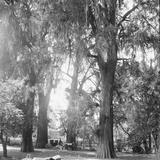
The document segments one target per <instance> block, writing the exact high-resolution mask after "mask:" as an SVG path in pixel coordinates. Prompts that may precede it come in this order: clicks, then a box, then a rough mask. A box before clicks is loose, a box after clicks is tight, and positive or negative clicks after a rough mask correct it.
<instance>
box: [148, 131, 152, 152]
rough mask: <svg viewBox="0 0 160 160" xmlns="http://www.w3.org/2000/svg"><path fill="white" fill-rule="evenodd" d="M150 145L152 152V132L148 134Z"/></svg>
mask: <svg viewBox="0 0 160 160" xmlns="http://www.w3.org/2000/svg"><path fill="white" fill-rule="evenodd" d="M148 147H149V153H151V152H152V138H151V133H149V135H148Z"/></svg>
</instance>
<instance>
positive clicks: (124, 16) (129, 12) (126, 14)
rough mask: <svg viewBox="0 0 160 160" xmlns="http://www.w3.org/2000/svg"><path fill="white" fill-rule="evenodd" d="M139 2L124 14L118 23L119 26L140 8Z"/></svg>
mask: <svg viewBox="0 0 160 160" xmlns="http://www.w3.org/2000/svg"><path fill="white" fill-rule="evenodd" d="M138 6H139V4H137V5H136V6H134V7H133V8H132V9H130V10H129V11H127V12H126V13H125V14H124V15H123V16H122V19H121V21H120V22H119V23H118V25H117V26H118V27H119V26H120V25H121V24H122V23H123V22H124V21H125V19H126V18H127V17H128V16H129V15H130V14H131V13H132V12H133V11H135V10H136V9H137V8H138Z"/></svg>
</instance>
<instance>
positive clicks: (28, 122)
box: [21, 68, 36, 152]
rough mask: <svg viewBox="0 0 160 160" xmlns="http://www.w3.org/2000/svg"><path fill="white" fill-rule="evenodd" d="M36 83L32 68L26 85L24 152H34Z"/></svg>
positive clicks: (23, 131) (23, 133) (23, 132)
mask: <svg viewBox="0 0 160 160" xmlns="http://www.w3.org/2000/svg"><path fill="white" fill-rule="evenodd" d="M35 83H36V76H35V73H34V70H33V68H31V70H30V73H29V80H28V83H27V85H26V95H25V96H26V97H25V108H24V109H23V113H24V121H23V122H24V123H23V129H22V146H21V151H22V152H33V151H34V148H33V143H32V133H33V110H34V97H35V91H34V88H33V87H34V86H35Z"/></svg>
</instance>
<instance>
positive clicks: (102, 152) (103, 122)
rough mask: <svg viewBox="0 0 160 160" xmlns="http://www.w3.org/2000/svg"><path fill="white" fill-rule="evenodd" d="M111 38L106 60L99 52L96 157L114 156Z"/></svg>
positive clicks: (114, 53)
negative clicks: (99, 78) (98, 122)
mask: <svg viewBox="0 0 160 160" xmlns="http://www.w3.org/2000/svg"><path fill="white" fill-rule="evenodd" d="M110 38H111V42H112V43H111V44H110V45H109V47H108V53H107V55H108V57H107V62H105V60H104V58H103V57H102V56H101V55H100V54H99V55H98V65H99V68H100V73H101V77H102V99H101V110H100V124H99V125H100V128H99V136H98V139H99V145H98V148H97V157H98V158H115V157H116V155H115V152H114V142H113V106H112V99H113V84H114V74H115V70H116V63H117V46H116V40H115V36H114V35H113V36H112V37H110Z"/></svg>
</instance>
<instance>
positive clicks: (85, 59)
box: [0, 0, 160, 159]
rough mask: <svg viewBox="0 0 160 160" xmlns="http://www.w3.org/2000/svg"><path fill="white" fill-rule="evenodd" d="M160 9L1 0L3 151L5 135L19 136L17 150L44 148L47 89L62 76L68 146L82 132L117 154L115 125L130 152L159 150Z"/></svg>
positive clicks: (102, 150) (77, 0) (92, 0)
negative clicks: (66, 103) (64, 85)
mask: <svg viewBox="0 0 160 160" xmlns="http://www.w3.org/2000/svg"><path fill="white" fill-rule="evenodd" d="M159 13H160V12H159V1H158V0H150V1H148V0H131V1H128V0H43V1H42V0H41V1H40V0H0V119H1V122H0V140H1V142H2V145H3V151H4V152H3V153H4V156H7V148H6V145H7V139H8V138H9V137H10V136H17V135H22V144H21V151H22V152H33V151H34V147H37V148H45V147H46V145H47V144H48V143H49V141H48V128H49V117H48V112H49V107H50V106H49V104H50V100H51V99H52V96H51V95H52V94H51V93H52V91H53V90H57V89H58V87H57V86H58V85H59V84H60V82H61V83H64V79H65V78H66V77H67V79H69V80H68V82H69V86H68V88H66V89H65V91H66V98H67V100H68V108H67V110H66V111H65V112H64V113H62V114H61V115H60V123H61V124H60V129H61V131H62V132H63V133H64V134H65V135H66V142H67V143H72V144H73V149H75V150H76V149H78V143H77V139H78V138H82V139H83V141H85V140H86V141H87V143H88V144H89V146H90V147H92V143H94V144H96V146H97V147H96V152H97V157H98V158H102V159H105V158H116V147H117V143H116V139H115V128H118V129H119V130H122V132H123V134H124V135H125V136H126V137H127V138H126V144H127V146H130V147H131V148H132V149H133V151H135V152H136V151H137V148H139V149H140V148H142V146H143V148H144V152H145V153H151V152H152V149H153V144H154V148H155V150H156V151H157V152H158V151H159V149H160V148H159V145H160V101H159V98H160V71H159V70H160V55H159V52H160V45H159V44H160V33H159V20H160V19H159ZM64 66H65V67H64ZM64 68H65V69H64ZM62 101H63V99H62ZM55 106H56V104H55ZM36 108H38V112H36V111H35V109H36ZM53 116H54V115H53ZM35 128H36V144H35V146H34V145H33V139H32V138H33V132H34V129H35ZM115 144H116V145H115Z"/></svg>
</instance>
